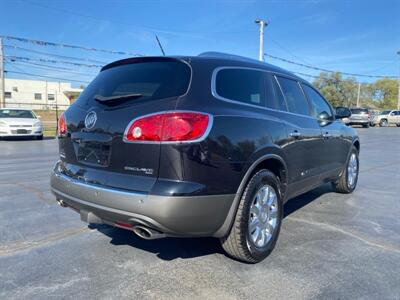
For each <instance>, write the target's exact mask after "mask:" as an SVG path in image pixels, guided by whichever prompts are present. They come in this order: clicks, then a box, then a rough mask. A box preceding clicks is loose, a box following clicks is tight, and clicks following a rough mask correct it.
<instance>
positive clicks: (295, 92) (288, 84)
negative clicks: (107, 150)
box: [276, 76, 310, 115]
mask: <svg viewBox="0 0 400 300" xmlns="http://www.w3.org/2000/svg"><path fill="white" fill-rule="evenodd" d="M276 78H277V79H278V82H279V85H280V86H281V88H282V92H283V95H284V96H285V99H286V103H287V107H288V110H289V111H290V112H292V113H296V114H300V115H310V110H309V106H308V102H307V99H306V98H305V96H304V93H303V91H302V90H301V88H300V85H299V83H298V82H297V81H295V80H292V79H287V78H284V77H279V76H276Z"/></svg>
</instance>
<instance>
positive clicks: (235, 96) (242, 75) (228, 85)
mask: <svg viewBox="0 0 400 300" xmlns="http://www.w3.org/2000/svg"><path fill="white" fill-rule="evenodd" d="M215 92H216V93H217V95H218V96H219V97H222V98H223V99H226V100H233V101H238V102H242V103H246V104H251V105H257V106H262V107H265V87H264V72H262V71H257V70H251V69H239V68H237V69H235V68H226V69H221V70H219V71H217V73H216V78H215Z"/></svg>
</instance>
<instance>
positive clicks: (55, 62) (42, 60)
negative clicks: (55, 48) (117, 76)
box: [5, 55, 103, 68]
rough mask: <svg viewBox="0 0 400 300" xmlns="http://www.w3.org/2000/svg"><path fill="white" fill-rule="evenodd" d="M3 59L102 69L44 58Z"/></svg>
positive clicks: (92, 65) (91, 65)
mask: <svg viewBox="0 0 400 300" xmlns="http://www.w3.org/2000/svg"><path fill="white" fill-rule="evenodd" d="M5 58H8V59H9V60H11V61H15V60H19V61H21V60H22V61H34V62H44V63H52V64H67V65H73V66H78V67H88V68H101V67H103V66H102V65H95V64H83V63H77V62H71V61H64V60H54V59H44V58H29V57H24V56H10V55H8V56H5Z"/></svg>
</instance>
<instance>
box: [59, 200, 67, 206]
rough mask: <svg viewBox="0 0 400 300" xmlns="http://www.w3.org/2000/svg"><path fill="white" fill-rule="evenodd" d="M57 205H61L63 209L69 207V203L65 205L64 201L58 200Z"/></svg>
mask: <svg viewBox="0 0 400 300" xmlns="http://www.w3.org/2000/svg"><path fill="white" fill-rule="evenodd" d="M57 203H58V205H60V206H61V207H68V206H69V205H68V204H67V203H65V202H64V201H63V200H61V199H57Z"/></svg>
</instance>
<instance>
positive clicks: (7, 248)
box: [0, 227, 92, 256]
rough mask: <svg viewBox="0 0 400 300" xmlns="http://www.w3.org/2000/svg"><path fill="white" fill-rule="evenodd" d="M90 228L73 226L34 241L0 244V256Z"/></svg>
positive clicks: (89, 230)
mask: <svg viewBox="0 0 400 300" xmlns="http://www.w3.org/2000/svg"><path fill="white" fill-rule="evenodd" d="M91 231H92V229H90V228H88V227H81V228H75V229H70V230H65V231H63V232H60V233H57V234H52V235H49V236H47V237H46V238H43V239H39V240H36V241H23V242H15V243H11V244H8V245H4V246H0V256H6V255H9V254H16V253H17V252H20V251H25V250H28V249H29V250H30V249H32V248H37V247H41V246H44V245H48V244H50V243H52V242H56V241H59V240H62V239H65V238H68V237H70V236H74V235H78V234H81V233H85V232H91Z"/></svg>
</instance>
